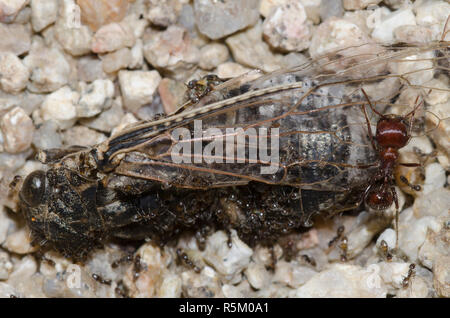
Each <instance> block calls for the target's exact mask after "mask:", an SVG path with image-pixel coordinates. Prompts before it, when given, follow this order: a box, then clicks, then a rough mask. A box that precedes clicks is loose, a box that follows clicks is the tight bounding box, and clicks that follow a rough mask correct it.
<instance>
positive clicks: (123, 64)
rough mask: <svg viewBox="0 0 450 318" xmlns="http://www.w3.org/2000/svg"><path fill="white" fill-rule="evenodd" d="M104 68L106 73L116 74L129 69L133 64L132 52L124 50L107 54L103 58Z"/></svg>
mask: <svg viewBox="0 0 450 318" xmlns="http://www.w3.org/2000/svg"><path fill="white" fill-rule="evenodd" d="M101 59H102V67H103V71H104V72H105V73H114V72H117V71H119V70H121V69H124V68H127V66H128V65H129V64H130V63H131V51H130V49H129V48H125V47H124V48H122V49H119V50H117V51H114V52H111V53H109V54H105V55H103V56H102V57H101Z"/></svg>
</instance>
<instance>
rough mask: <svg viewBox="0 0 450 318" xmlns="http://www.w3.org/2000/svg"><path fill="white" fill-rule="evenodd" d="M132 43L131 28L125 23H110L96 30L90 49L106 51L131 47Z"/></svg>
mask: <svg viewBox="0 0 450 318" xmlns="http://www.w3.org/2000/svg"><path fill="white" fill-rule="evenodd" d="M134 43H135V38H134V34H133V30H132V28H131V27H130V26H129V25H128V24H127V23H110V24H107V25H104V26H102V27H101V28H100V29H98V30H97V32H96V33H95V35H94V38H93V39H92V47H91V49H92V51H93V52H94V53H106V52H112V51H116V50H119V49H121V48H124V47H132V46H133V45H134Z"/></svg>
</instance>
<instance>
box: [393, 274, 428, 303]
mask: <svg viewBox="0 0 450 318" xmlns="http://www.w3.org/2000/svg"><path fill="white" fill-rule="evenodd" d="M429 291H430V288H429V286H428V284H427V282H426V281H425V280H424V279H423V278H422V277H420V276H413V277H411V278H410V280H409V284H408V287H407V288H406V289H400V290H399V292H398V293H397V294H396V295H395V296H396V297H397V298H426V297H429Z"/></svg>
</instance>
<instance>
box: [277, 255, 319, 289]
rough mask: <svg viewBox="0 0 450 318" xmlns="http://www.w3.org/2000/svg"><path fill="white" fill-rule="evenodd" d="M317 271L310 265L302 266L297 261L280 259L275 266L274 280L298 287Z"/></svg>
mask: <svg viewBox="0 0 450 318" xmlns="http://www.w3.org/2000/svg"><path fill="white" fill-rule="evenodd" d="M315 275H317V272H316V271H315V270H313V269H311V268H310V267H306V266H301V265H299V264H298V263H297V262H295V261H291V262H289V263H288V262H286V261H284V260H281V261H278V262H277V264H276V267H275V274H274V277H273V281H274V282H279V283H282V284H285V285H287V286H289V287H292V288H298V287H300V286H302V285H304V284H305V283H306V282H307V281H309V280H310V279H311V278H312V277H314V276H315Z"/></svg>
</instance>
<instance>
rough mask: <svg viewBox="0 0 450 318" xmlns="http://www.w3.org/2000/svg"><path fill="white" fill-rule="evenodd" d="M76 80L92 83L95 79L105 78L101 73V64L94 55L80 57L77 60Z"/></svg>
mask: <svg viewBox="0 0 450 318" xmlns="http://www.w3.org/2000/svg"><path fill="white" fill-rule="evenodd" d="M77 73H78V80H79V81H82V82H88V83H90V82H93V81H95V80H97V79H104V78H106V74H105V72H104V71H103V62H102V60H100V59H99V58H98V57H97V56H96V55H87V56H82V57H80V58H78V59H77Z"/></svg>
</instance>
